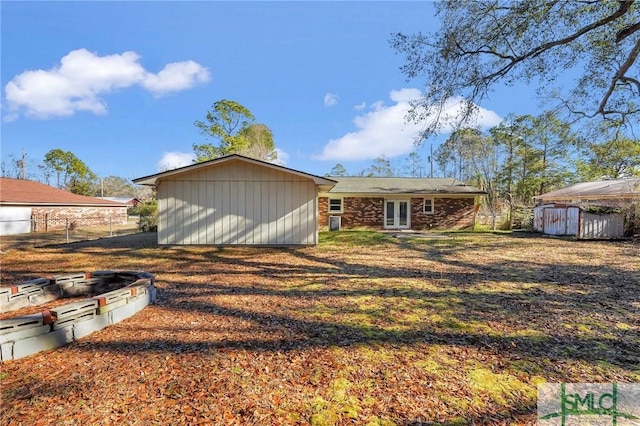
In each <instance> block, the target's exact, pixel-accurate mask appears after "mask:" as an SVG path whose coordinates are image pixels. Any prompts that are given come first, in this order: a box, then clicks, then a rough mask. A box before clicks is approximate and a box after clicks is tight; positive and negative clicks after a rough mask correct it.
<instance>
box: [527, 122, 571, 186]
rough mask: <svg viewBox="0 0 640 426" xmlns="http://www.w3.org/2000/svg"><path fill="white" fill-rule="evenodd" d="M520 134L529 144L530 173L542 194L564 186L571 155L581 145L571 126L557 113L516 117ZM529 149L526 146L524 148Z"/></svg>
mask: <svg viewBox="0 0 640 426" xmlns="http://www.w3.org/2000/svg"><path fill="white" fill-rule="evenodd" d="M517 120H518V121H519V124H520V128H521V131H522V132H524V133H525V135H526V138H527V140H528V141H529V142H530V143H529V145H528V148H529V149H530V152H524V153H523V154H524V156H523V159H525V160H526V155H530V156H531V162H530V164H529V168H530V174H531V176H533V177H534V178H535V179H536V180H537V182H538V183H537V184H538V189H537V192H536V194H534V195H540V194H543V193H545V192H547V191H548V189H549V188H550V187H558V186H563V185H564V184H565V183H566V181H567V179H568V177H569V172H568V171H567V168H568V166H569V164H570V160H571V157H572V154H573V153H575V152H576V150H577V148H578V147H579V145H580V139H579V138H578V137H577V136H576V135H574V134H573V132H572V131H571V126H570V124H569V123H567V122H565V121H562V120H560V119H559V118H558V117H557V116H556V115H555V114H554V113H552V112H545V113H543V114H541V115H539V116H537V117H533V116H530V115H526V116H522V117H519V118H517ZM525 147H527V145H525Z"/></svg>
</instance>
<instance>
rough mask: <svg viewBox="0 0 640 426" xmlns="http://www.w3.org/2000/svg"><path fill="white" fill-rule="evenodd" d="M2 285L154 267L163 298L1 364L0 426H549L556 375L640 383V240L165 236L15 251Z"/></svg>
mask: <svg viewBox="0 0 640 426" xmlns="http://www.w3.org/2000/svg"><path fill="white" fill-rule="evenodd" d="M0 260H1V261H2V270H1V279H2V285H11V284H14V283H16V282H18V281H21V280H26V279H30V278H37V277H41V276H48V275H52V274H56V273H62V272H74V271H92V270H98V269H139V270H144V271H149V272H151V273H153V274H155V275H156V278H157V286H158V289H159V292H158V303H157V304H156V305H153V306H149V307H147V308H146V309H144V310H143V311H141V312H140V313H138V314H136V315H135V316H133V317H132V318H130V319H128V320H125V321H123V322H120V323H118V324H116V325H113V326H111V327H108V328H106V329H104V330H102V331H99V332H96V333H94V334H92V335H90V336H88V337H86V338H84V339H81V340H80V341H79V342H77V343H74V344H72V345H70V346H67V347H64V348H60V349H58V350H54V351H49V352H43V353H40V354H37V355H34V356H32V357H29V358H25V359H21V360H16V361H10V362H5V363H3V364H1V365H0V381H1V385H0V386H1V395H0V398H1V400H2V406H1V409H0V424H2V425H3V426H4V425H19V424H23V425H40V424H42V425H48V424H53V423H56V424H77V425H85V424H86V425H93V424H127V425H153V424H162V425H167V424H171V425H178V424H185V425H194V424H203V425H210V424H211V425H234V424H237V425H288V424H314V425H346V424H357V425H386V426H390V425H414V426H417V425H426V424H428V425H432V424H449V425H454V424H469V425H472V424H491V425H496V424H535V421H536V414H535V413H536V386H537V384H538V383H542V382H545V381H546V382H555V383H558V382H619V383H620V382H638V381H640V330H639V326H640V321H639V318H638V312H640V246H639V245H638V244H637V243H635V244H634V243H631V242H585V241H573V240H566V239H555V238H544V237H538V236H532V235H517V234H513V235H510V234H505V235H492V234H450V235H449V236H448V237H447V238H438V239H411V238H393V237H392V236H389V235H383V234H377V233H369V232H336V233H326V234H321V244H320V245H319V246H317V247H309V248H298V249H272V248H212V247H191V246H167V247H165V246H157V245H156V243H155V234H138V235H136V236H123V237H114V238H109V239H101V240H95V241H88V242H79V243H73V244H68V245H58V246H49V247H44V248H32V247H27V248H13V249H8V250H5V252H4V253H3V254H2V255H0Z"/></svg>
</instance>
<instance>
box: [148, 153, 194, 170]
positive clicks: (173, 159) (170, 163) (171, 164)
mask: <svg viewBox="0 0 640 426" xmlns="http://www.w3.org/2000/svg"><path fill="white" fill-rule="evenodd" d="M195 159H196V155H195V154H194V153H193V152H164V153H162V158H161V159H160V161H158V163H157V164H156V167H157V168H158V171H160V172H163V171H166V170H173V169H177V168H180V167H184V166H188V165H190V164H193V160H195Z"/></svg>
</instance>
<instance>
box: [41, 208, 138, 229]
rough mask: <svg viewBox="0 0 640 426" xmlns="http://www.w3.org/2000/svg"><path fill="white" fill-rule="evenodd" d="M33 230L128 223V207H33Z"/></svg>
mask: <svg viewBox="0 0 640 426" xmlns="http://www.w3.org/2000/svg"><path fill="white" fill-rule="evenodd" d="M31 217H32V220H33V222H32V231H36V232H38V231H51V230H57V229H58V230H59V229H66V227H67V224H68V225H69V227H71V228H72V229H73V228H77V227H80V226H104V225H109V224H111V225H126V224H127V207H33V209H32V210H31Z"/></svg>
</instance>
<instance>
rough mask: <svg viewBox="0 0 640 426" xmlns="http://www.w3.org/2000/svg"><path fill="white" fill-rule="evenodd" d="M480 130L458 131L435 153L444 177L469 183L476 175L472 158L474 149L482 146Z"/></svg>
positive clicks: (467, 129)
mask: <svg viewBox="0 0 640 426" xmlns="http://www.w3.org/2000/svg"><path fill="white" fill-rule="evenodd" d="M481 138H482V134H481V132H480V130H478V129H474V128H464V129H460V130H456V131H454V132H453V133H451V135H450V136H449V137H448V138H447V140H445V141H444V142H443V143H442V145H440V146H439V147H438V149H437V150H436V153H435V158H436V162H437V163H438V165H439V166H440V168H441V170H442V172H443V174H444V176H449V177H454V178H457V179H459V180H462V181H468V180H470V179H472V178H473V177H474V175H475V172H474V171H473V168H472V164H471V158H472V157H473V155H474V149H475V147H476V146H477V145H478V144H482V141H481Z"/></svg>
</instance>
